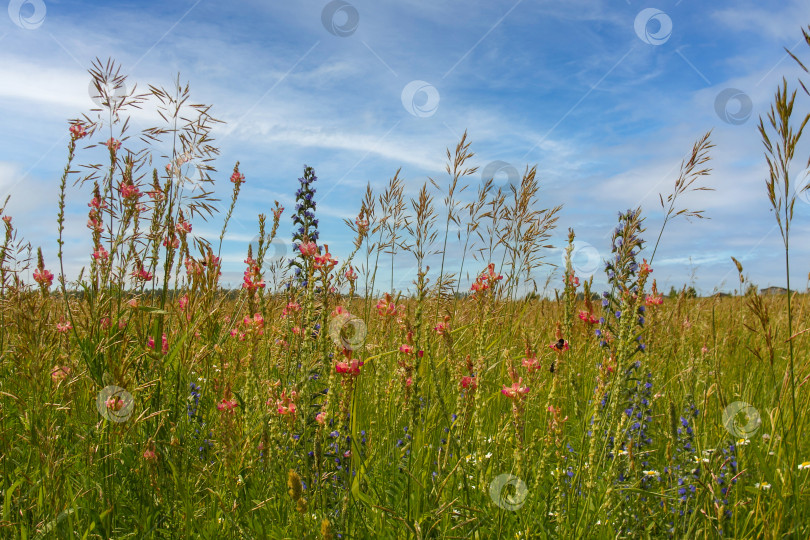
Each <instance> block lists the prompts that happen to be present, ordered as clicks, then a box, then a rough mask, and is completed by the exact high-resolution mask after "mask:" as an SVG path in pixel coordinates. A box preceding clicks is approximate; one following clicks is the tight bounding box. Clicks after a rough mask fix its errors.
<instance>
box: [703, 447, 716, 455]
mask: <svg viewBox="0 0 810 540" xmlns="http://www.w3.org/2000/svg"><path fill="white" fill-rule="evenodd" d="M712 454H714V448H707V449H706V450H704V451H703V455H704V456H710V455H712Z"/></svg>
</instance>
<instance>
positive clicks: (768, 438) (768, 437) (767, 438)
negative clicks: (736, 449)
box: [762, 433, 771, 441]
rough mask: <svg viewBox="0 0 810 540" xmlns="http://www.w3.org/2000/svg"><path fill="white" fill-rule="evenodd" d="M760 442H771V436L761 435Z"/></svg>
mask: <svg viewBox="0 0 810 540" xmlns="http://www.w3.org/2000/svg"><path fill="white" fill-rule="evenodd" d="M762 440H763V441H770V440H771V436H770V435H768V434H767V433H763V434H762Z"/></svg>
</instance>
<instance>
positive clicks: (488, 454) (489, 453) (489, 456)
mask: <svg viewBox="0 0 810 540" xmlns="http://www.w3.org/2000/svg"><path fill="white" fill-rule="evenodd" d="M484 457H485V458H487V459H489V458H491V457H492V452H487V455H485V456H484Z"/></svg>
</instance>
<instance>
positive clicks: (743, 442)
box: [737, 439, 751, 446]
mask: <svg viewBox="0 0 810 540" xmlns="http://www.w3.org/2000/svg"><path fill="white" fill-rule="evenodd" d="M749 444H751V440H750V439H740V440H739V441H737V446H748V445H749Z"/></svg>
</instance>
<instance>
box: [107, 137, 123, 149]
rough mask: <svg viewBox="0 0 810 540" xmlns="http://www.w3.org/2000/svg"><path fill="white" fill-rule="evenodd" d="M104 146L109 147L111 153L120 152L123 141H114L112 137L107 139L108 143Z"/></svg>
mask: <svg viewBox="0 0 810 540" xmlns="http://www.w3.org/2000/svg"><path fill="white" fill-rule="evenodd" d="M104 144H106V145H107V148H109V149H110V151H111V152H118V150H120V149H121V141H119V140H116V139H113V138H112V137H110V138H109V139H107V142H106V143H104Z"/></svg>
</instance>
